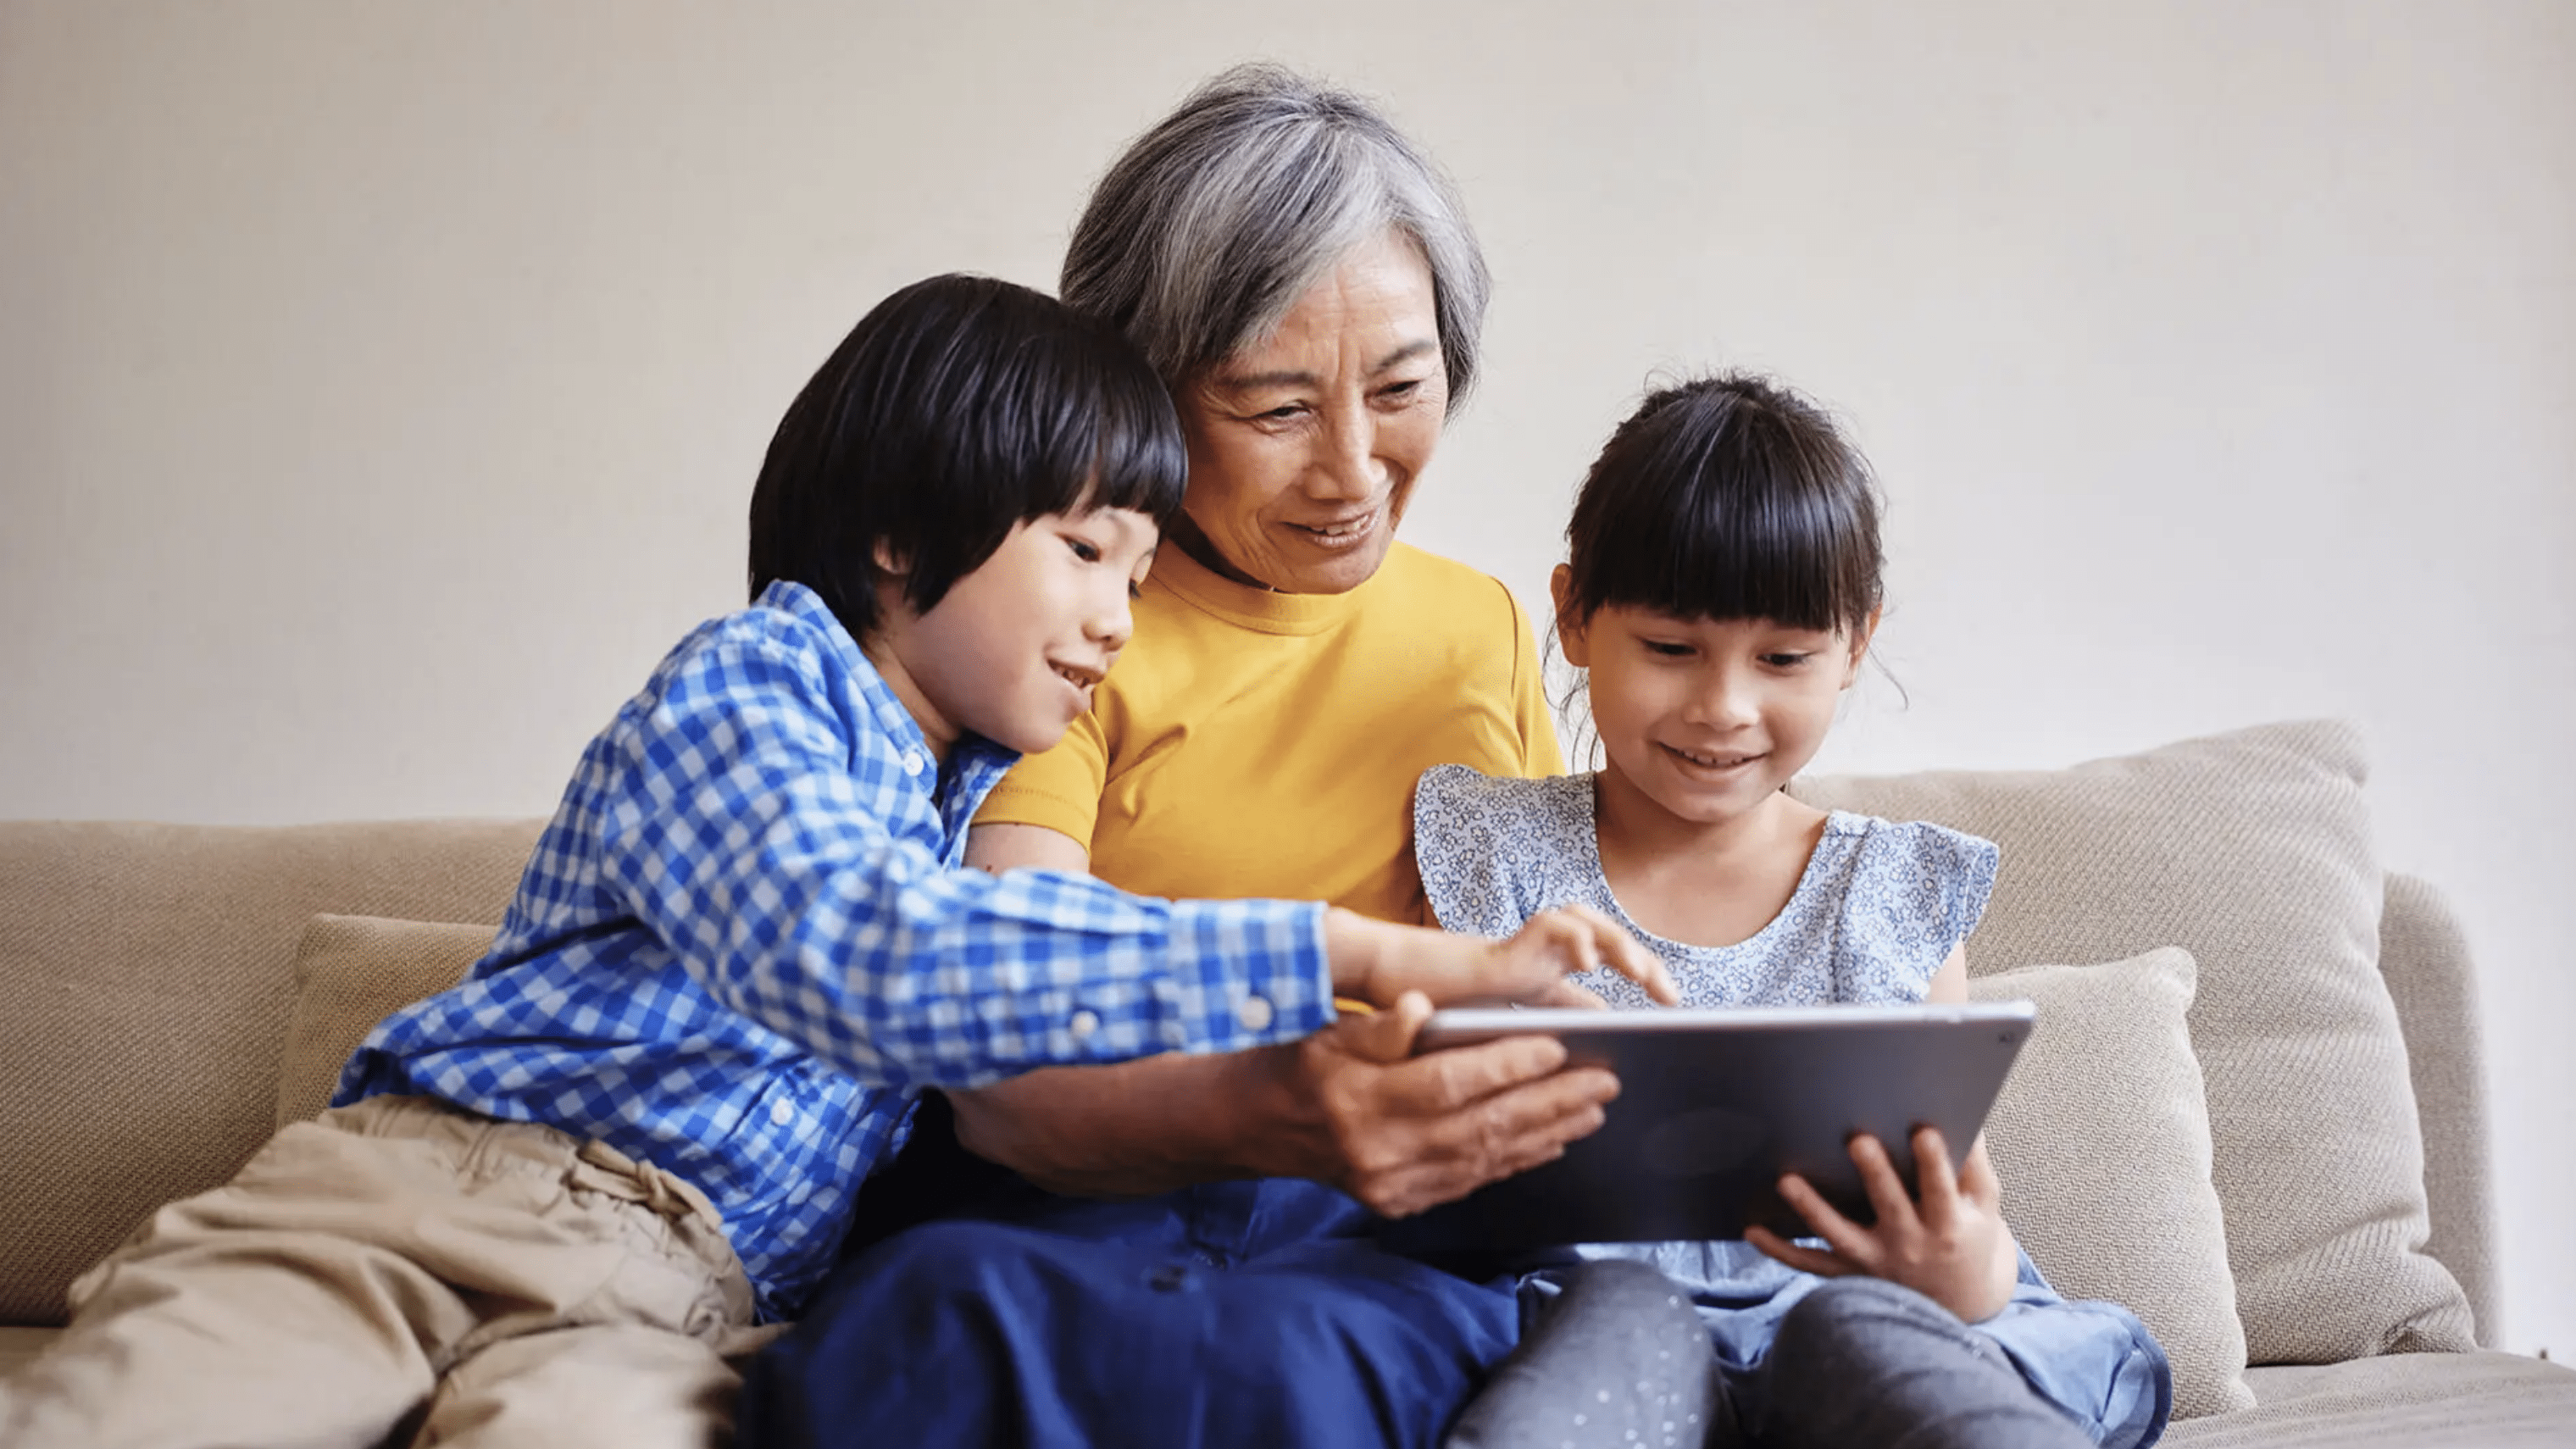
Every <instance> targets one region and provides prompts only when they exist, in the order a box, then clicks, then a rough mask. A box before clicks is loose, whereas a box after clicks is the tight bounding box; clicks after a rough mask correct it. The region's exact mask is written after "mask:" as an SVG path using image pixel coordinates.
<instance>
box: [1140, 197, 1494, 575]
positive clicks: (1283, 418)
mask: <svg viewBox="0 0 2576 1449" xmlns="http://www.w3.org/2000/svg"><path fill="white" fill-rule="evenodd" d="M1180 393H1181V396H1180V398H1179V403H1180V413H1181V427H1182V431H1183V432H1185V433H1186V434H1187V435H1188V437H1189V446H1190V484H1189V498H1188V503H1187V509H1188V512H1189V516H1190V521H1191V522H1192V523H1194V524H1196V525H1197V526H1198V530H1199V532H1200V533H1202V534H1203V535H1205V536H1206V538H1207V541H1208V542H1209V543H1210V544H1211V545H1212V546H1214V548H1215V550H1216V552H1217V553H1218V554H1219V555H1221V556H1222V557H1223V559H1224V561H1225V562H1226V563H1227V564H1229V565H1231V566H1232V568H1233V570H1234V572H1236V573H1239V574H1241V575H1243V576H1245V577H1247V578H1249V579H1252V580H1253V581H1255V582H1258V583H1262V584H1266V585H1268V586H1270V587H1271V588H1274V589H1277V590H1279V591H1280V592H1282V593H1289V594H1338V593H1341V592H1343V591H1345V590H1348V589H1352V588H1355V587H1357V586H1359V585H1360V584H1362V583H1365V582H1367V580H1368V578H1369V576H1370V575H1372V574H1374V573H1376V572H1377V568H1378V564H1379V563H1380V562H1382V561H1383V560H1384V559H1385V558H1386V549H1387V545H1388V544H1389V543H1391V542H1393V541H1394V538H1395V526H1396V524H1397V523H1398V522H1399V521H1400V520H1401V519H1402V518H1403V516H1404V506H1405V504H1406V503H1407V502H1408V501H1410V499H1411V497H1412V494H1413V484H1414V480H1415V478H1416V477H1417V476H1419V475H1420V473H1421V471H1422V469H1423V467H1424V465H1426V464H1427V463H1429V462H1430V461H1431V453H1432V450H1433V449H1434V448H1435V447H1437V446H1438V445H1439V442H1440V425H1441V423H1442V421H1443V420H1444V419H1445V418H1446V417H1447V415H1448V409H1449V384H1448V376H1447V373H1446V372H1445V371H1444V370H1443V365H1442V359H1441V353H1440V332H1439V315H1438V312H1437V310H1436V309H1435V307H1434V305H1433V302H1432V292H1431V269H1430V268H1429V267H1428V266H1426V265H1425V264H1424V262H1423V260H1422V253H1421V252H1420V250H1419V249H1417V248H1416V247H1415V246H1414V245H1413V243H1412V242H1411V241H1409V240H1407V239H1405V238H1403V237H1400V236H1395V235H1389V236H1386V237H1382V238H1380V239H1379V240H1377V241H1375V242H1372V243H1370V244H1369V245H1367V246H1364V247H1361V248H1359V249H1358V250H1357V251H1354V252H1352V253H1351V254H1350V255H1349V256H1348V257H1346V258H1344V259H1343V261H1342V264H1341V265H1340V266H1339V267H1337V268H1335V269H1334V271H1333V272H1332V273H1331V274H1330V275H1328V276H1326V277H1325V278H1324V279H1323V280H1322V281H1320V282H1317V283H1316V284H1315V285H1314V286H1313V287H1312V288H1310V289H1308V291H1307V292H1306V294H1305V295H1304V296H1303V297H1300V298H1299V299H1298V301H1297V305H1296V306H1294V307H1292V308H1290V309H1289V312H1288V315H1287V317H1286V318H1285V319H1284V320H1282V321H1281V322H1280V324H1279V329H1278V331H1277V332H1275V333H1273V334H1272V335H1271V336H1270V337H1268V338H1266V339H1264V340H1263V341H1261V342H1258V343H1255V344H1254V345H1252V346H1251V347H1248V348H1246V349H1244V350H1243V351H1242V352H1240V353H1238V354H1237V355H1235V356H1234V357H1231V358H1228V359H1227V360H1226V361H1225V362H1223V363H1220V364H1219V365H1218V366H1217V367H1215V368H1214V369H1212V370H1211V371H1210V372H1209V373H1208V375H1207V376H1205V377H1202V378H1199V379H1197V380H1196V381H1195V382H1193V383H1192V384H1190V385H1188V386H1186V387H1183V388H1181V389H1180Z"/></svg>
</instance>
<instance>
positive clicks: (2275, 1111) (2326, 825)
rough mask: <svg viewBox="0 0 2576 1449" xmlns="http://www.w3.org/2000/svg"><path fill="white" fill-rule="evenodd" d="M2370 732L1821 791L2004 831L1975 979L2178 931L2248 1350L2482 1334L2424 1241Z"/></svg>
mask: <svg viewBox="0 0 2576 1449" xmlns="http://www.w3.org/2000/svg"><path fill="white" fill-rule="evenodd" d="M2364 775H2365V770H2364V767H2363V761H2362V754H2361V746H2360V740H2359V738H2358V736H2357V735H2356V733H2355V732H2354V731H2353V730H2352V729H2351V728H2350V727H2349V726H2346V725H2342V724H2336V723H2331V722H2311V723H2298V724H2282V725H2265V726H2261V727H2258V728H2255V729H2248V730H2239V731H2236V732H2234V733H2231V734H2225V735H2218V736H2213V737H2211V738H2208V739H2200V740H2187V741H2184V742H2182V743H2180V744H2175V745H2168V746H2165V747H2163V748H2161V749H2156V750H2149V751H2147V752H2145V753H2143V754H2137V755H2129V756H2123V757H2120V758H2117V759H2109V760H2097V761H2094V762H2092V763H2090V764H2084V765H2077V766H2075V767H2073V768H2071V769H2065V770H2050V771H2029V772H2001V771H1994V772H1979V773H1964V772H1933V773H1925V774H1916V775H1904V776H1893V777H1888V778H1884V779H1858V778H1854V779H1839V780H1837V779H1818V780H1812V781H1805V782H1802V783H1801V787H1800V790H1799V793H1800V794H1802V795H1804V796H1805V797H1807V798H1809V799H1811V800H1813V801H1815V802H1816V803H1817V804H1820V805H1830V806H1834V807H1839V808H1844V809H1854V810H1864V811H1868V812H1870V813H1872V814H1877V815H1884V816H1889V817H1891V818H1895V819H1920V820H1934V821H1938V822H1940V823H1941V824H1944V825H1950V826H1955V827H1957V828H1959V829H1962V830H1967V831H1971V832H1973V833H1975V834H1978V835H1983V836H1985V837H1987V838H1989V839H1991V840H1993V841H1995V842H1996V843H1997V844H1998V845H2000V846H2001V847H2002V848H2003V861H2002V864H2001V867H2000V869H1999V871H1998V874H1997V877H1996V885H1995V893H1994V898H1993V901H1992V903H1991V904H1990V905H1989V906H1988V908H1987V912H1986V917H1985V920H1984V922H1983V923H1982V924H1981V925H1980V926H1979V927H1978V930H1977V933H1976V935H1975V937H1974V938H1973V939H1972V941H1971V943H1970V945H1969V948H1968V959H1969V969H1970V970H1971V971H1972V972H1978V971H1994V970H1999V969H2002V968H2005V967H2009V966H2016V965H2024V964H2030V963H2036V962H2064V961H2101V960H2110V959H2114V958H2118V957H2122V956H2128V955H2134V954H2136V953H2138V952H2141V951H2146V950H2150V949H2153V948H2155V947H2158V946H2180V947H2182V948H2183V949H2185V950H2187V951H2189V952H2190V953H2191V954H2192V957H2193V959H2194V960H2196V961H2197V962H2198V963H2199V966H2200V994H2199V999H2198V1000H2197V1002H2196V1003H2195V1004H2194V1005H2193V1007H2192V1011H2191V1035H2192V1047H2193V1049H2194V1050H2195V1051H2196V1052H2198V1053H2199V1055H2200V1064H2201V1071H2202V1074H2203V1077H2204V1080H2205V1084H2206V1088H2207V1091H2208V1095H2209V1117H2210V1127H2211V1132H2212V1138H2213V1141H2212V1146H2213V1149H2214V1157H2215V1164H2216V1165H2215V1171H2214V1174H2213V1176H2214V1180H2215V1181H2216V1183H2217V1186H2218V1196H2219V1201H2220V1202H2221V1204H2223V1205H2224V1208H2225V1211H2226V1218H2227V1245H2228V1256H2229V1260H2230V1262H2231V1264H2232V1265H2233V1267H2234V1269H2235V1275H2236V1306H2237V1313H2238V1316H2239V1317H2240V1318H2241V1319H2242V1321H2243V1323H2244V1326H2245V1340H2246V1350H2247V1354H2248V1357H2249V1359H2250V1361H2252V1362H2255V1363H2332V1362H2336V1361H2339V1360H2342V1359H2347V1358H2357V1357H2363V1356H2366V1355H2370V1354H2377V1353H2392V1352H2408V1351H2420V1350H2445V1349H2466V1348H2470V1347H2473V1346H2474V1344H2475V1332H2474V1327H2473V1323H2472V1319H2471V1316H2470V1311H2469V1305H2468V1300H2467V1299H2466V1297H2465V1296H2464V1295H2463V1294H2462V1292H2461V1289H2460V1287H2459V1285H2458V1283H2457V1282H2455V1281H2454V1280H2453V1279H2452V1277H2451V1275H2450V1273H2449V1272H2448V1271H2447V1270H2445V1269H2444V1267H2443V1266H2442V1264H2441V1263H2440V1262H2439V1261H2438V1260H2436V1259H2434V1258H2433V1257H2431V1256H2429V1255H2428V1254H2426V1253H2425V1252H2423V1251H2422V1249H2423V1245H2424V1242H2425V1239H2426V1237H2427V1235H2428V1233H2429V1231H2430V1224H2429V1219H2428V1215H2427V1208H2426V1204H2425V1195H2424V1184H2423V1163H2424V1150H2423V1139H2422V1137H2421V1135H2420V1133H2419V1129H2418V1126H2417V1122H2416V1116H2415V1102H2414V1096H2413V1092H2412V1090H2411V1088H2410V1085H2409V1080H2408V1075H2407V1060H2406V1047H2405V1041H2404V1038H2403V1037H2402V1036H2401V1035H2400V1032H2399V1029H2398V1025H2397V1010H2396V1006H2395V1003H2394V1001H2393V999H2392V998H2391V996H2390V994H2389V991H2388V988H2387V986H2386V985H2385V984H2383V983H2382V981H2381V979H2380V975H2379V970H2378V956H2379V912H2380V903H2381V898H2382V894H2383V883H2382V880H2381V876H2380V871H2379V868H2378V865H2377V863H2376V861H2375V859H2374V858H2373V856H2372V854H2371V842H2370V822H2369V817H2368V814H2367V812H2366V811H2365V810H2364V808H2363V803H2362V796H2361V787H2362V781H2363V778H2364Z"/></svg>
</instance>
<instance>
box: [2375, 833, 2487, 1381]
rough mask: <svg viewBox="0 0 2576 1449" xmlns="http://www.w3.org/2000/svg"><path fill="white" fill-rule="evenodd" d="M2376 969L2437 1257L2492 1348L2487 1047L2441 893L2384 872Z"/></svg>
mask: <svg viewBox="0 0 2576 1449" xmlns="http://www.w3.org/2000/svg"><path fill="white" fill-rule="evenodd" d="M2379 974H2380V976H2381V977H2382V978H2383V979H2384V980H2386V981H2387V983H2388V994H2389V995H2390V996H2391V997H2393V998H2395V999H2396V1002H2397V1024H2398V1028H2399V1030H2401V1031H2402V1032H2404V1033H2405V1037H2406V1069H2407V1074H2408V1076H2410V1077H2411V1078H2412V1079H2413V1081H2414V1084H2415V1111H2416V1116H2417V1118H2418V1119H2419V1120H2420V1121H2421V1122H2422V1123H2423V1124H2424V1195H2425V1198H2426V1205H2427V1206H2428V1207H2429V1208H2430V1209H2431V1215H2432V1221H2433V1233H2432V1236H2431V1237H2430V1238H2429V1239H2427V1240H2426V1243H2425V1251H2427V1252H2429V1253H2431V1254H2432V1255H2433V1256H2434V1257H2436V1258H2439V1259H2441V1260H2442V1266H2444V1267H2446V1268H2448V1269H2450V1270H2451V1276H2452V1277H2454V1278H2457V1279H2458V1280H2459V1281H2460V1288H2461V1290H2462V1291H2464V1292H2465V1293H2467V1294H2468V1298H2469V1308H2470V1310H2471V1312H2473V1313H2474V1314H2475V1315H2476V1317H2477V1334H2478V1343H2479V1344H2480V1345H2481V1346H2483V1347H2486V1348H2494V1347H2496V1331H2497V1323H2498V1315H2497V1301H2496V1291H2497V1288H2496V1273H2495V1257H2494V1255H2495V1222H2494V1217H2493V1212H2494V1204H2493V1196H2492V1182H2493V1178H2492V1177H2491V1175H2490V1174H2491V1172H2492V1170H2493V1169H2492V1166H2491V1164H2490V1163H2489V1161H2488V1156H2487V1099H2486V1076H2485V1070H2484V1063H2485V1060H2486V1057H2485V1054H2484V1052H2483V1050H2482V1049H2481V1046H2480V1043H2479V1036H2478V1011H2477V1006H2478V1003H2477V977H2476V972H2475V969H2474V967H2473V965H2472V963H2471V961H2470V959H2469V943H2468V938H2467V937H2466V936H2465V935H2463V934H2462V932H2461V930H2460V921H2459V917H2458V916H2456V915H2454V914H2453V913H2452V911H2451V907H2450V903H2449V902H2447V901H2445V900H2444V899H2443V898H2442V895H2441V892H2439V891H2438V890H2436V889H2434V888H2433V886H2432V885H2431V884H2430V883H2428V882H2426V881H2423V880H2419V879H2417V878H2416V877H2414V876H2410V875H2400V874H2397V873H2396V872H2393V871H2392V872H2390V873H2389V875H2388V880H2387V896H2386V900H2385V903H2384V904H2383V905H2382V906H2381V908H2380V917H2379Z"/></svg>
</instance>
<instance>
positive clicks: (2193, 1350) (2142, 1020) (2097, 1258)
mask: <svg viewBox="0 0 2576 1449" xmlns="http://www.w3.org/2000/svg"><path fill="white" fill-rule="evenodd" d="M2193 974H2194V973H2193V970H2192V960H2191V957H2190V956H2189V955H2187V954H2185V953H2184V952H2181V951H2177V950H2172V949H2170V948H2168V949H2165V950H2161V951H2150V952H2148V953H2147V954H2146V955H2143V956H2137V957H2132V958H2131V959H2129V960H2126V961H2115V962H2112V963H2110V964H2108V965H2102V966H2023V967H2020V968H2017V969H2015V970H2011V971H2005V972H2000V973H1997V974H1995V975H1991V976H1982V977H1979V978H1977V979H1976V980H1974V981H1972V982H1970V983H1969V986H1968V995H1969V997H1970V998H1971V999H1973V1000H1977V1001H2015V1000H2027V1001H2032V1002H2036V1003H2038V1006H2039V1024H2038V1027H2037V1029H2036V1030H2035V1031H2033V1032H2032V1033H2031V1036H2030V1040H2029V1041H2028V1042H2026V1043H2024V1044H2023V1046H2022V1050H2021V1056H2020V1057H2019V1058H2018V1059H2017V1060H2016V1061H2015V1062H2014V1063H2013V1072H2012V1077H2011V1079H2010V1080H2008V1081H2006V1082H2005V1084H2004V1091H2003V1095H2002V1097H2000V1098H1999V1099H1997V1101H1996V1102H1995V1107H1994V1111H1993V1112H1992V1113H1991V1114H1990V1115H1989V1116H1988V1117H1987V1118H1986V1146H1987V1149H1988V1150H1989V1151H1990V1152H1992V1153H1993V1155H1994V1159H1995V1172H1996V1174H1997V1175H1998V1176H2000V1177H2001V1178H2002V1179H2003V1189H2004V1219H2005V1221H2007V1222H2009V1223H2011V1224H2012V1227H2013V1232H2014V1235H2015V1236H2016V1237H2018V1238H2020V1239H2021V1245H2022V1247H2024V1248H2025V1249H2027V1250H2029V1253H2030V1256H2031V1261H2033V1262H2035V1263H2037V1264H2039V1267H2040V1271H2041V1272H2043V1273H2046V1274H2047V1275H2048V1281H2049V1283H2050V1285H2051V1286H2053V1287H2055V1288H2056V1289H2057V1291H2058V1292H2060V1293H2063V1294H2065V1295H2066V1296H2067V1297H2069V1298H2107V1299H2109V1300H2110V1301H2112V1302H2114V1303H2118V1304H2122V1305H2124V1306H2126V1307H2127V1308H2128V1309H2129V1310H2130V1311H2131V1312H2133V1313H2135V1314H2137V1315H2138V1317H2139V1318H2141V1319H2143V1320H2145V1322H2146V1325H2147V1327H2148V1328H2149V1329H2150V1330H2152V1331H2153V1332H2154V1333H2155V1335H2156V1341H2157V1342H2158V1343H2161V1344H2163V1345H2164V1350H2165V1356H2166V1357H2167V1358H2168V1359H2169V1360H2171V1361H2172V1364H2173V1377H2174V1417H2175V1418H2178V1419H2181V1418H2190V1417H2193V1416H2195V1415H2200V1414H2219V1413H2225V1412H2227V1411H2228V1410H2231V1409H2247V1408H2252V1407H2253V1405H2254V1396H2253V1394H2252V1393H2250V1392H2249V1391H2247V1389H2246V1387H2245V1383H2244V1372H2245V1332H2244V1330H2243V1328H2241V1327H2240V1326H2238V1323H2237V1319H2236V1280H2235V1278H2234V1277H2233V1276H2232V1275H2230V1273H2229V1272H2228V1268H2227V1231H2226V1226H2225V1224H2224V1223H2223V1222H2222V1221H2221V1219H2220V1216H2219V1207H2218V1190H2217V1189H2216V1188H2214V1187H2212V1186H2211V1185H2210V1181H2209V1153H2210V1149H2209V1111H2208V1108H2207V1105H2206V1104H2205V1102H2204V1100H2203V1098H2202V1095H2201V1083H2200V1062H2199V1059H2198V1058H2196V1057H2194V1056H2193V1055H2192V1050H2191V1030H2190V1027H2189V1026H2188V1025H2187V1024H2186V1023H2185V1021H2184V1015H2185V1013H2187V1012H2188V1011H2189V1010H2190V1009H2191V999H2192V978H2193Z"/></svg>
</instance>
